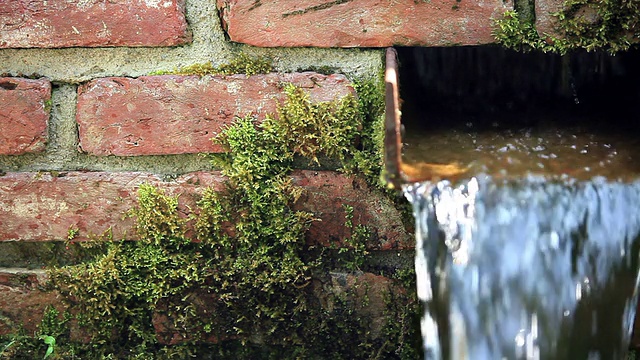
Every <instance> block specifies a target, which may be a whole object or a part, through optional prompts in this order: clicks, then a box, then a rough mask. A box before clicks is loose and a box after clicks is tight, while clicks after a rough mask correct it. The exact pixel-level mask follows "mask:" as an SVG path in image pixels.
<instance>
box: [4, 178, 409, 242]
mask: <svg viewBox="0 0 640 360" xmlns="http://www.w3.org/2000/svg"><path fill="white" fill-rule="evenodd" d="M292 178H293V181H294V184H296V185H299V186H302V187H303V188H304V189H305V192H304V195H303V196H302V197H301V198H300V199H299V201H298V202H297V204H296V208H298V209H301V210H306V211H311V212H313V213H314V215H315V216H316V218H318V219H319V221H318V222H314V223H313V225H312V226H311V229H310V230H309V232H308V239H309V242H311V243H319V244H324V245H328V244H331V243H339V242H340V241H341V240H343V239H344V238H345V237H347V236H350V235H351V231H350V229H348V228H346V227H345V224H344V221H345V210H344V208H343V204H347V205H351V206H353V208H354V211H353V223H354V226H356V225H358V224H363V225H366V226H368V228H369V229H370V230H371V233H372V236H371V239H369V248H372V249H391V248H402V247H407V246H410V244H411V237H410V236H409V235H408V234H407V233H406V232H405V231H404V228H403V225H402V221H401V218H400V215H399V214H398V212H397V211H396V210H395V208H394V207H393V204H392V203H391V202H390V201H389V200H388V199H387V198H385V197H384V196H382V195H381V194H379V193H376V192H375V191H372V190H370V189H367V187H366V186H365V185H364V184H363V183H362V182H361V181H358V180H355V179H353V178H350V177H347V176H344V175H342V174H339V173H336V172H331V171H320V172H315V171H295V172H294V173H293V174H292ZM223 182H224V177H222V176H221V175H220V174H219V173H217V172H213V173H208V172H198V173H191V174H187V175H183V176H179V177H178V178H176V179H174V180H170V181H163V179H162V178H161V177H160V176H158V175H153V174H148V173H134V172H123V173H106V172H67V173H58V174H56V176H53V175H52V174H50V173H8V174H6V175H5V176H0V240H2V241H8V240H23V241H49V240H64V239H66V238H67V236H68V233H69V229H70V228H71V227H73V228H75V229H77V230H78V235H77V237H76V239H77V240H85V239H87V238H89V237H90V236H91V235H92V234H93V235H99V234H102V233H103V232H104V231H106V230H107V229H109V228H110V227H111V228H112V231H113V236H114V239H122V238H130V239H133V238H135V234H134V229H133V220H132V219H123V214H124V213H125V212H126V211H127V210H128V209H131V208H132V207H133V206H134V205H135V202H136V195H137V193H136V192H137V189H138V187H139V185H140V184H143V183H149V184H152V185H155V186H158V187H159V188H161V189H164V190H165V191H166V193H167V194H180V198H179V199H180V211H181V212H183V213H186V212H187V211H188V210H187V208H188V207H190V208H192V209H193V208H195V206H194V205H195V202H196V201H197V199H198V198H199V194H200V193H201V191H202V190H203V189H204V188H205V187H213V188H214V189H221V188H222V184H223Z"/></svg>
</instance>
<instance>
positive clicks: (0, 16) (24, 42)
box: [0, 0, 191, 48]
mask: <svg viewBox="0 0 640 360" xmlns="http://www.w3.org/2000/svg"><path fill="white" fill-rule="evenodd" d="M190 41H191V35H190V33H189V30H188V28H187V22H186V19H185V16H184V0H133V1H96V0H90V1H48V2H47V1H30V0H4V1H0V48H58V47H72V46H83V47H93V46H175V45H180V44H185V43H187V42H190Z"/></svg>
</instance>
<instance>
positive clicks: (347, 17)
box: [217, 0, 513, 47]
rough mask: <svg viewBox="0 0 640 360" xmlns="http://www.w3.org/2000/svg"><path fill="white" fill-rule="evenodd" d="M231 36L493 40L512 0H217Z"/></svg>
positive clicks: (342, 42) (275, 42)
mask: <svg viewBox="0 0 640 360" xmlns="http://www.w3.org/2000/svg"><path fill="white" fill-rule="evenodd" d="M217 2H218V8H219V9H220V12H221V15H222V19H223V25H224V27H225V29H226V31H227V33H228V35H229V37H230V38H231V40H232V41H236V42H241V43H246V44H250V45H254V46H262V47H276V46H278V47H279V46H317V47H386V46H392V45H402V46H450V45H476V44H487V43H493V42H494V39H493V37H492V36H491V27H492V26H491V19H492V18H494V17H497V16H499V15H500V14H501V13H502V12H504V11H506V10H512V9H513V1H512V0H506V1H503V0H487V1H451V0H429V1H425V0H403V1H388V0H336V1H326V0H300V1H290V0H270V1H256V0H217Z"/></svg>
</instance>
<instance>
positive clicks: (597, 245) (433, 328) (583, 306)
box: [404, 176, 640, 360]
mask: <svg viewBox="0 0 640 360" xmlns="http://www.w3.org/2000/svg"><path fill="white" fill-rule="evenodd" d="M404 193H405V195H406V197H407V198H408V199H409V200H410V201H411V203H412V204H413V211H414V215H415V218H416V238H417V245H416V260H415V261H416V273H417V280H418V296H419V297H420V299H421V301H422V302H424V304H425V314H424V317H423V319H422V322H421V327H422V332H423V339H424V349H425V359H455V360H461V359H472V360H482V359H616V358H617V359H621V358H623V356H624V354H625V352H626V349H627V347H628V342H629V339H630V335H631V330H632V326H633V319H634V317H635V309H636V303H637V298H636V296H637V295H636V291H635V290H636V288H637V287H638V280H639V277H638V250H639V245H640V242H639V241H638V239H639V237H638V234H639V233H640V206H639V204H640V182H633V183H622V182H608V181H606V180H605V179H604V178H595V179H593V180H590V181H575V180H566V179H565V180H559V179H557V180H549V179H545V178H543V177H535V176H526V177H523V178H521V179H511V180H499V181H498V180H495V179H492V178H490V177H488V176H477V177H473V178H471V179H470V180H467V181H465V182H464V183H463V184H462V185H455V186H454V185H453V184H451V183H449V182H447V181H441V182H438V183H429V182H425V183H415V184H409V185H406V186H405V189H404Z"/></svg>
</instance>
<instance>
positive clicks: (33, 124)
mask: <svg viewBox="0 0 640 360" xmlns="http://www.w3.org/2000/svg"><path fill="white" fill-rule="evenodd" d="M50 99H51V83H49V81H47V80H29V79H20V78H7V77H0V104H1V105H0V124H2V131H0V155H19V154H24V153H30V152H38V151H42V150H44V149H45V146H46V143H47V123H48V121H49V109H48V106H46V104H47V102H48V101H50Z"/></svg>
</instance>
